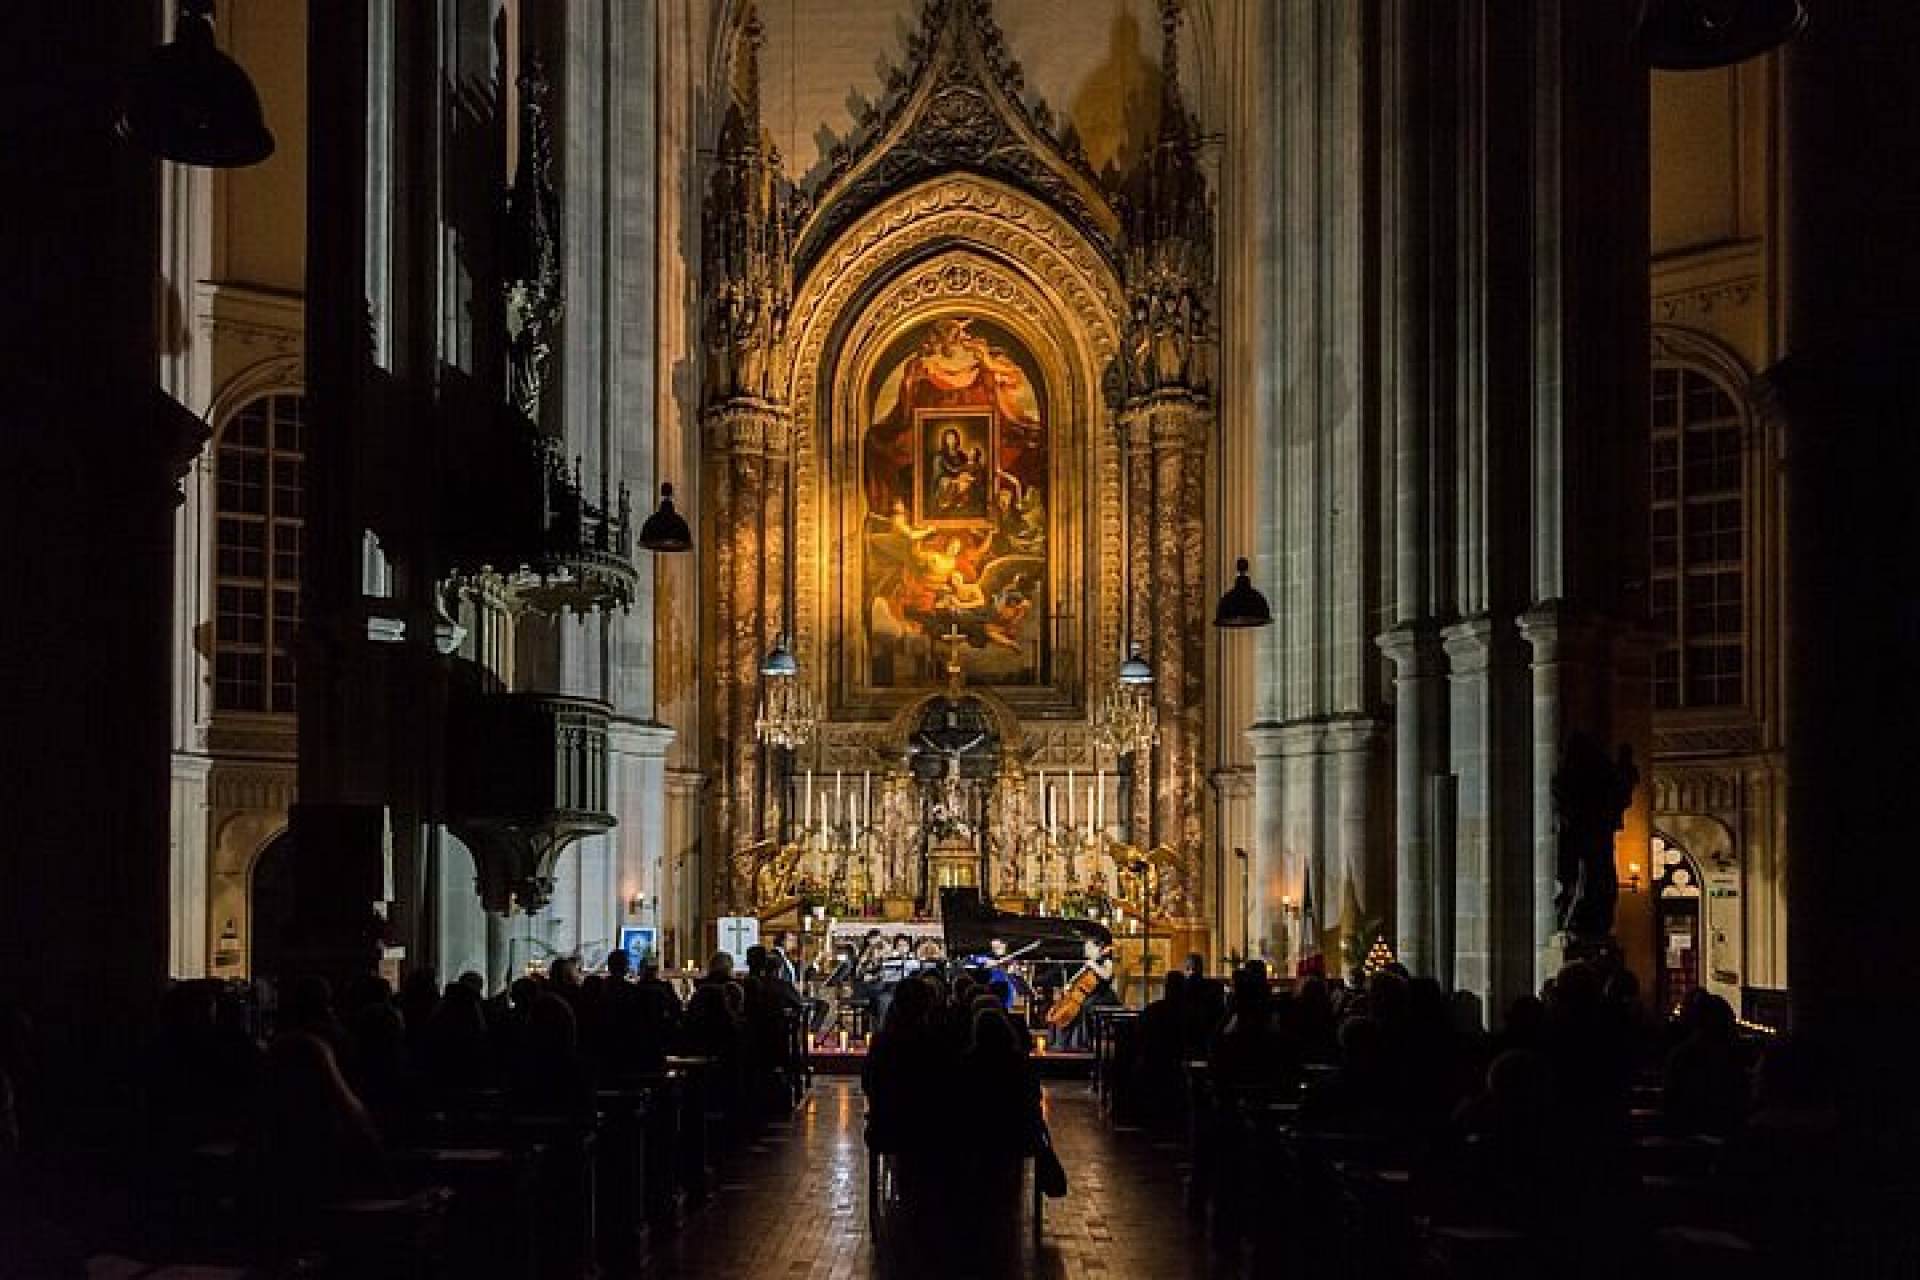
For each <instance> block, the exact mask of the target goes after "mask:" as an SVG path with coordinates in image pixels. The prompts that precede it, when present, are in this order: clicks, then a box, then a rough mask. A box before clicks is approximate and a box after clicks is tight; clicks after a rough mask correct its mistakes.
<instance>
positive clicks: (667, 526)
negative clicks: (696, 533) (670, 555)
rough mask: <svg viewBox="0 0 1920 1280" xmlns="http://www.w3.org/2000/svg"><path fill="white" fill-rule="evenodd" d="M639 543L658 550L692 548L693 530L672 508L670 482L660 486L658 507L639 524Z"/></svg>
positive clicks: (684, 549) (667, 550)
mask: <svg viewBox="0 0 1920 1280" xmlns="http://www.w3.org/2000/svg"><path fill="white" fill-rule="evenodd" d="M640 545H641V546H643V547H645V548H646V549H647V550H649V551H658V552H676V551H691V550H693V530H692V529H689V528H688V527H687V518H686V517H685V516H683V515H681V514H680V513H679V512H678V511H675V510H674V509H673V486H672V485H671V484H663V485H661V486H660V509H659V510H658V511H655V512H654V513H653V514H652V515H650V516H648V517H647V520H646V523H645V524H643V525H641V526H640Z"/></svg>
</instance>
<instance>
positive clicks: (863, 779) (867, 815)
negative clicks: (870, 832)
mask: <svg viewBox="0 0 1920 1280" xmlns="http://www.w3.org/2000/svg"><path fill="white" fill-rule="evenodd" d="M860 825H861V826H863V827H871V826H872V825H873V771H872V770H871V769H862V770H861V771H860Z"/></svg>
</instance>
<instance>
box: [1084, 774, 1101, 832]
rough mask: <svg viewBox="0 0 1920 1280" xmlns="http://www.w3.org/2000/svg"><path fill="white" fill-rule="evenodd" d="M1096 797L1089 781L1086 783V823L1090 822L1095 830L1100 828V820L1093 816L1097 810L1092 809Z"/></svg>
mask: <svg viewBox="0 0 1920 1280" xmlns="http://www.w3.org/2000/svg"><path fill="white" fill-rule="evenodd" d="M1097 795H1098V793H1097V792H1096V791H1095V790H1094V787H1093V783H1092V782H1091V781H1089V782H1088V783H1087V821H1088V822H1091V823H1092V824H1093V825H1094V828H1095V829H1096V830H1097V829H1098V828H1099V826H1100V819H1099V818H1098V817H1096V816H1095V815H1096V814H1097V813H1098V812H1099V810H1098V809H1096V808H1095V807H1094V805H1095V802H1096V797H1097Z"/></svg>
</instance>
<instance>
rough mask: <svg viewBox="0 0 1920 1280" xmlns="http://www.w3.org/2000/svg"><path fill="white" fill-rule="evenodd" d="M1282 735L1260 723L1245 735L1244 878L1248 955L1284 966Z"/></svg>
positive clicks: (1286, 942)
mask: <svg viewBox="0 0 1920 1280" xmlns="http://www.w3.org/2000/svg"><path fill="white" fill-rule="evenodd" d="M1284 736H1285V730H1284V729H1283V728H1282V727H1281V726H1280V725H1278V724H1275V723H1273V722H1271V721H1263V722H1261V723H1259V724H1256V725H1254V726H1253V727H1252V728H1251V729H1248V730H1247V741H1248V743H1249V744H1250V745H1251V747H1252V749H1253V779H1254V787H1253V813H1254V834H1253V849H1252V850H1251V853H1250V856H1251V858H1252V860H1253V865H1252V866H1251V868H1250V869H1249V871H1248V876H1247V895H1248V899H1249V900H1248V903H1247V908H1246V910H1247V933H1248V938H1247V955H1248V956H1249V958H1252V957H1256V956H1266V957H1268V958H1269V959H1270V960H1272V961H1274V962H1275V963H1279V962H1280V961H1282V960H1283V958H1284V957H1285V955H1286V953H1287V948H1288V946H1289V938H1288V936H1287V935H1288V933H1289V932H1290V926H1289V922H1288V920H1287V916H1286V913H1285V911H1284V910H1283V904H1282V901H1281V900H1282V898H1283V897H1284V896H1286V895H1287V894H1289V893H1292V892H1293V890H1291V889H1290V888H1289V887H1288V883H1287V878H1286V865H1285V853H1284V851H1285V848H1286V824H1285V809H1284V806H1283V799H1284V798H1283V796H1282V795H1281V788H1282V785H1283V779H1282V769H1283V765H1284V759H1283V750H1284V743H1283V739H1284Z"/></svg>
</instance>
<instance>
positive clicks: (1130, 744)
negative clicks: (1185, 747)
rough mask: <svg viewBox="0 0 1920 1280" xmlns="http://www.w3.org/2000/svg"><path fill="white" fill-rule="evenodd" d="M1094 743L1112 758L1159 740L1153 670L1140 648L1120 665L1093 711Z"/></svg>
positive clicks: (1146, 747)
mask: <svg viewBox="0 0 1920 1280" xmlns="http://www.w3.org/2000/svg"><path fill="white" fill-rule="evenodd" d="M1093 733H1094V740H1095V741H1096V742H1098V743H1099V744H1100V746H1102V747H1104V748H1105V749H1106V750H1108V751H1111V752H1113V754H1114V755H1116V756H1125V755H1132V754H1133V753H1135V752H1146V751H1150V750H1152V749H1153V746H1154V744H1155V743H1157V742H1159V741H1160V712H1159V711H1158V709H1156V708H1155V707H1154V705H1153V668H1152V667H1151V666H1149V665H1148V664H1147V660H1146V659H1145V658H1143V657H1141V656H1140V646H1139V645H1134V646H1133V651H1132V652H1131V653H1130V654H1128V655H1127V658H1126V660H1125V661H1124V662H1122V663H1121V664H1120V667H1119V670H1117V671H1116V672H1115V673H1114V678H1113V684H1112V685H1111V686H1110V687H1109V688H1108V689H1107V692H1106V694H1105V695H1104V696H1103V697H1102V698H1101V699H1100V705H1099V706H1098V707H1096V708H1095V709H1094V718H1093Z"/></svg>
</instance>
